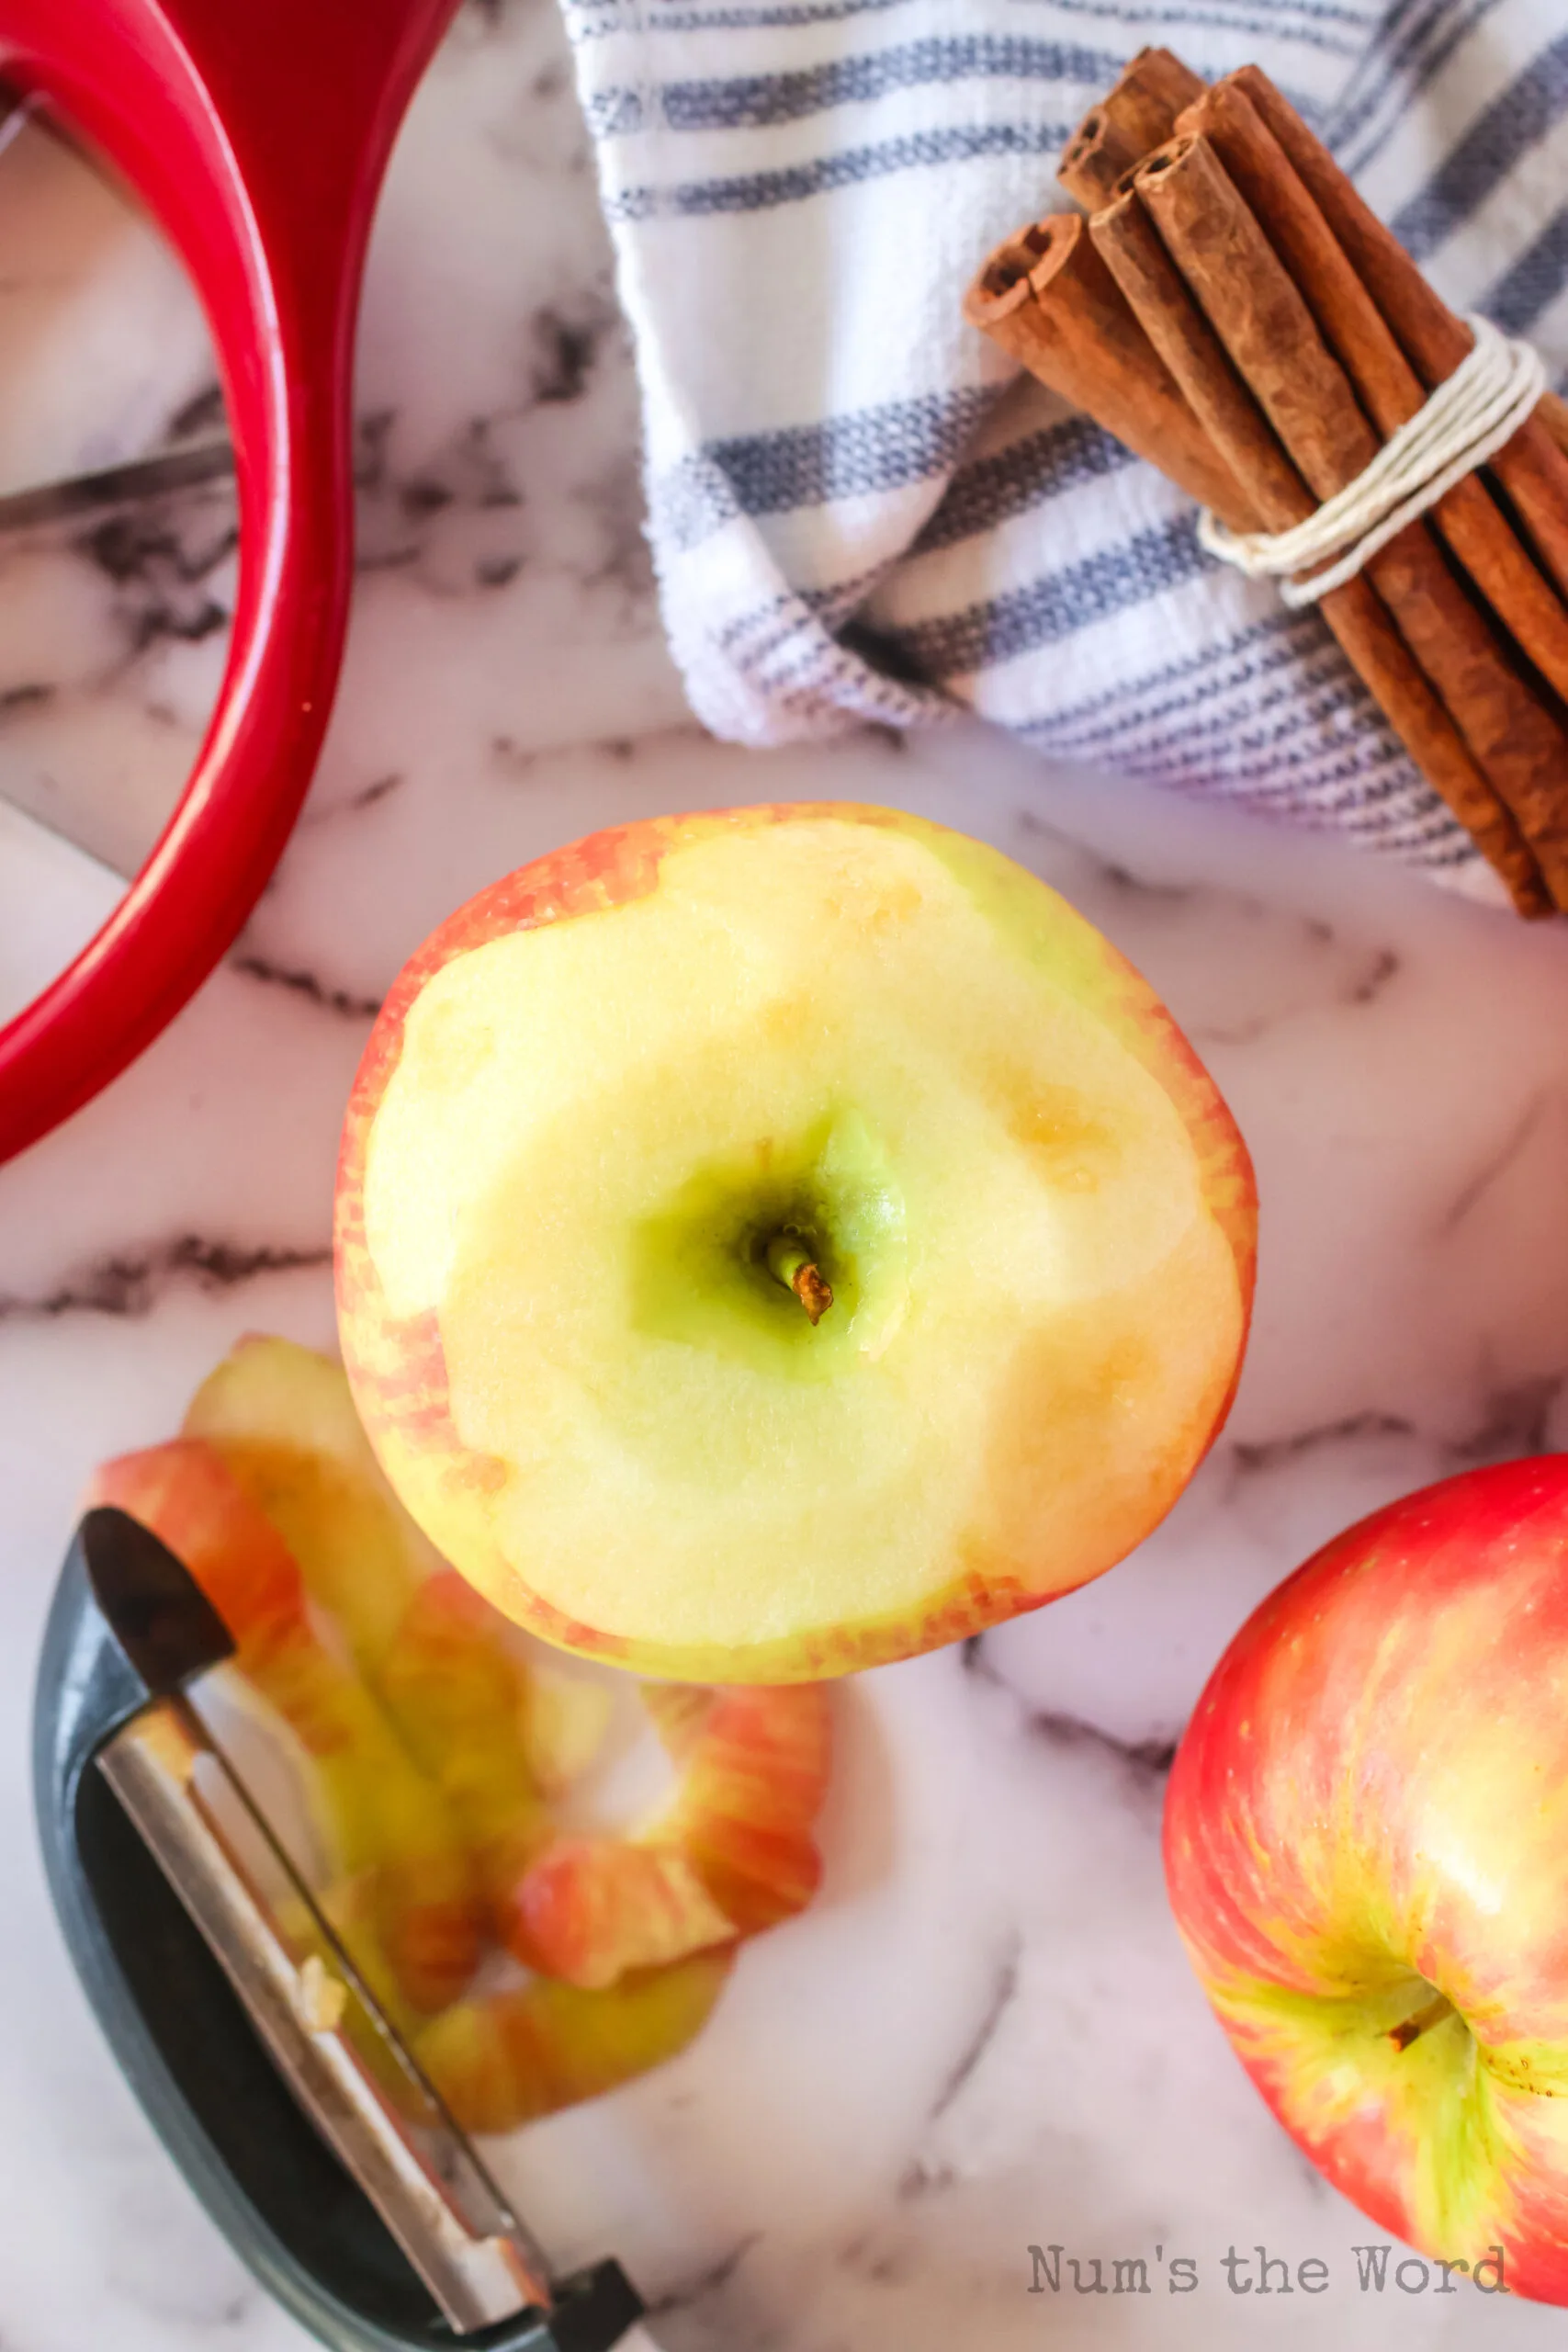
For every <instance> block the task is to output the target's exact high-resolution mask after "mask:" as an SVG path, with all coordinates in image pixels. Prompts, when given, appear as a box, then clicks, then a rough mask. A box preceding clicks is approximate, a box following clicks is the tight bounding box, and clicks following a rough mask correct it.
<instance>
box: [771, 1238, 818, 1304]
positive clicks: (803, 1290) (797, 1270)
mask: <svg viewBox="0 0 1568 2352" xmlns="http://www.w3.org/2000/svg"><path fill="white" fill-rule="evenodd" d="M767 1268H768V1272H769V1273H770V1274H772V1276H773V1280H774V1282H776V1283H783V1284H784V1288H785V1290H792V1291H794V1293H795V1296H796V1298H798V1299H799V1301H800V1303H801V1305H802V1306H804V1307H805V1309H806V1312H807V1316H808V1317H809V1318H810V1320H811V1323H812V1325H813V1327H815V1326H816V1325H817V1324H818V1323H820V1322H821V1320H822V1317H824V1315H826V1314H827V1312H828V1309H829V1307H830V1306H832V1304H833V1293H832V1288H831V1286H830V1285H829V1283H828V1282H827V1281H826V1279H825V1278H824V1276H823V1273H822V1271H821V1269H820V1267H818V1265H817V1264H816V1262H815V1261H814V1260H813V1258H812V1255H811V1252H810V1250H808V1249H807V1247H806V1244H805V1243H804V1242H803V1241H802V1240H801V1239H800V1238H799V1237H798V1236H797V1235H795V1234H793V1233H775V1234H774V1236H773V1239H772V1240H771V1241H770V1242H769V1244H768V1248H767Z"/></svg>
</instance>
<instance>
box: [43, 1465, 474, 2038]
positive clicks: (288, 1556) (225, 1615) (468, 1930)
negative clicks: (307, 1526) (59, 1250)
mask: <svg viewBox="0 0 1568 2352" xmlns="http://www.w3.org/2000/svg"><path fill="white" fill-rule="evenodd" d="M87 1502H88V1504H89V1505H92V1504H97V1503H107V1504H112V1505H114V1506H115V1507H116V1508H117V1509H118V1510H123V1511H127V1512H129V1513H130V1517H131V1518H133V1519H136V1520H140V1521H141V1524H142V1525H143V1526H144V1527H150V1528H151V1529H152V1532H153V1533H154V1535H156V1536H158V1537H159V1538H160V1539H161V1541H162V1542H164V1544H167V1545H168V1547H169V1549H170V1551H171V1552H173V1553H174V1554H175V1557H176V1558H177V1559H179V1560H181V1561H183V1562H184V1564H185V1566H186V1567H187V1568H188V1569H189V1570H190V1573H191V1575H192V1576H193V1577H195V1579H196V1581H197V1584H198V1585H199V1586H200V1587H201V1589H202V1590H203V1592H205V1593H206V1595H207V1597H208V1599H209V1600H210V1601H211V1603H212V1605H213V1607H214V1608H215V1609H216V1610H217V1611H218V1613H219V1615H220V1617H221V1618H222V1619H223V1622H224V1623H225V1624H226V1625H227V1626H228V1628H229V1631H230V1632H231V1634H232V1635H233V1636H234V1644H235V1661H234V1662H235V1664H236V1666H237V1667H238V1668H239V1670H240V1673H241V1675H242V1676H243V1678H244V1679H245V1680H246V1681H247V1682H249V1683H250V1684H251V1685H252V1686H253V1687H254V1690H255V1691H257V1692H258V1693H259V1694H260V1696H261V1697H262V1698H263V1699H265V1701H266V1702H267V1703H268V1704H269V1705H270V1706H272V1707H274V1708H276V1712H277V1713H278V1714H279V1715H280V1716H281V1717H282V1719H283V1721H284V1723H285V1724H288V1728H289V1730H290V1731H291V1732H292V1733H293V1735H294V1736H295V1737H296V1739H298V1740H299V1744H300V1747H302V1748H303V1749H304V1751H305V1754H306V1756H307V1757H308V1758H309V1759H310V1764H311V1766H312V1768H313V1770H312V1772H311V1775H310V1792H311V1795H312V1797H313V1798H314V1799H315V1801H316V1804H317V1806H318V1810H319V1813H320V1815H321V1826H322V1828H323V1831H324V1833H325V1836H326V1839H327V1843H328V1845H329V1846H330V1848H331V1849H332V1850H333V1856H334V1860H335V1863H336V1867H337V1869H338V1870H339V1871H342V1872H343V1873H344V1874H345V1875H347V1876H349V1877H351V1878H355V1879H360V1878H363V1879H364V1881H365V1883H366V1884H367V1886H368V1888H369V1890H370V1895H371V1904H370V1907H371V1910H372V1913H373V1916H374V1917H375V1919H376V1922H377V1930H378V1938H379V1941H380V1944H381V1947H382V1949H383V1951H385V1954H386V1957H387V1961H388V1963H389V1967H390V1969H391V1972H392V1974H393V1977H394V1979H395V1981H396V1984H397V1986H398V1989H399V1992H400V1996H401V1997H402V1998H403V2000H405V2001H406V2002H407V2003H408V2004H409V2006H410V2007H412V2008H413V2009H415V2010H418V2011H420V2012H429V2011H432V2010H436V2009H443V2008H446V2007H447V2006H448V2004H449V2003H451V2002H453V2001H455V2000H456V1999H457V1996H458V1995H459V1994H460V1993H462V1991H463V1990H464V1988H465V1987H466V1985H468V1979H469V1978H470V1977H471V1976H472V1974H473V1973H474V1969H475V1967H476V1966H477V1964H478V1962H479V1949H480V1941H481V1934H482V1926H483V1914H482V1907H481V1900H480V1893H479V1885H478V1883H477V1882H476V1878H475V1874H474V1871H473V1868H472V1865H471V1864H470V1861H469V1859H468V1854H467V1853H466V1852H465V1851H464V1849H463V1846H462V1843H461V1840H460V1838H459V1837H458V1835H457V1827H456V1825H455V1823H454V1820H453V1817H452V1815H451V1813H450V1812H449V1810H448V1808H447V1806H446V1804H445V1803H444V1802H443V1799H442V1796H441V1795H440V1793H439V1792H437V1790H436V1789H434V1787H432V1786H431V1785H430V1783H429V1782H428V1781H426V1780H425V1778H424V1777H423V1774H422V1773H421V1772H420V1771H419V1770H418V1769H417V1768H416V1767H415V1765H414V1763H413V1762H412V1759H411V1758H410V1757H409V1756H408V1754H407V1753H406V1751H405V1750H404V1748H403V1747H402V1746H401V1744H400V1741H399V1739H398V1738H397V1736H396V1735H395V1733H394V1732H393V1730H392V1727H391V1725H390V1724H389V1723H388V1721H387V1719H386V1717H385V1716H384V1715H383V1713H381V1711H380V1709H379V1708H378V1705H377V1703H376V1701H375V1699H374V1697H373V1696H372V1695H371V1693H370V1692H369V1691H367V1689H366V1687H365V1685H364V1683H363V1682H362V1681H361V1680H360V1679H359V1677H358V1676H357V1675H356V1674H355V1671H354V1669H353V1668H352V1667H351V1666H350V1665H349V1664H348V1663H347V1662H346V1661H345V1660H344V1658H343V1657H340V1656H339V1655H338V1653H337V1652H336V1651H335V1650H334V1649H333V1648H332V1647H331V1646H330V1645H329V1644H328V1643H327V1642H326V1641H324V1640H323V1639H322V1637H321V1633H320V1632H319V1630H318V1628H317V1626H316V1624H315V1623H314V1622H313V1620H312V1618H311V1615H310V1607H309V1604H308V1600H307V1596H306V1591H305V1586H304V1580H303V1578H302V1577H301V1576H300V1573H299V1565H298V1563H297V1561H296V1560H295V1558H294V1556H293V1555H292V1553H291V1552H290V1551H289V1549H288V1545H287V1544H285V1543H284V1541H283V1538H282V1537H281V1535H279V1533H278V1532H277V1531H276V1528H275V1527H274V1526H273V1524H272V1522H271V1521H270V1520H269V1519H268V1518H267V1517H266V1515H265V1512H263V1511H262V1510H260V1509H259V1508H258V1507H257V1505H256V1504H255V1503H254V1501H253V1500H252V1498H251V1497H250V1496H249V1495H248V1494H247V1493H246V1491H245V1489H244V1488H243V1487H242V1486H241V1485H240V1483H239V1481H238V1479H237V1478H236V1477H235V1476H234V1475H233V1473H232V1472H231V1469H230V1468H229V1466H228V1464H226V1463H225V1462H224V1461H223V1460H222V1459H221V1458H220V1455H218V1454H217V1453H214V1452H213V1450H212V1449H211V1448H210V1447H209V1446H208V1445H206V1444H204V1443H203V1442H200V1441H199V1440H197V1439H194V1438H176V1439H174V1440H172V1441H171V1442H169V1443H167V1444H164V1445H154V1446H148V1447H146V1448H144V1449H143V1450H142V1451H141V1453H126V1454H121V1455H119V1456H118V1458H117V1459H116V1460H114V1461H112V1462H106V1463H104V1464H101V1465H100V1467H99V1468H98V1470H97V1471H96V1473H95V1475H94V1477H93V1480H92V1484H91V1486H90V1487H89V1489H88V1494H87Z"/></svg>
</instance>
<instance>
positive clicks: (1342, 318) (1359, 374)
mask: <svg viewBox="0 0 1568 2352" xmlns="http://www.w3.org/2000/svg"><path fill="white" fill-rule="evenodd" d="M1180 128H1181V130H1184V131H1195V132H1201V134H1202V136H1203V137H1204V138H1205V139H1207V141H1209V144H1210V146H1211V147H1213V151H1214V153H1215V154H1216V155H1217V156H1218V157H1219V159H1220V161H1221V163H1222V164H1224V167H1225V170H1226V172H1227V174H1228V175H1229V176H1230V178H1231V180H1232V182H1233V183H1234V185H1235V187H1236V189H1237V190H1238V191H1239V193H1240V194H1241V195H1242V196H1243V197H1244V198H1246V200H1247V205H1248V207H1249V208H1250V209H1251V211H1252V214H1253V217H1254V219H1255V220H1257V222H1258V227H1259V228H1260V229H1261V230H1262V231H1263V232H1264V234H1265V235H1266V236H1267V237H1268V239H1269V243H1270V244H1271V245H1272V246H1273V248H1274V250H1275V252H1276V253H1277V254H1279V256H1280V260H1281V261H1282V262H1283V263H1284V265H1285V266H1286V268H1287V269H1288V270H1289V271H1290V273H1291V275H1292V277H1293V278H1294V279H1295V281H1296V284H1297V286H1298V287H1299V288H1300V289H1301V291H1302V293H1303V296H1304V297H1305V299H1306V304H1307V308H1308V309H1309V310H1310V311H1312V313H1313V315H1314V318H1315V319H1316V321H1317V324H1318V327H1319V329H1320V331H1321V333H1322V334H1323V335H1324V338H1325V341H1326V342H1327V344H1328V345H1329V346H1330V348H1331V349H1332V350H1333V351H1334V352H1335V354H1336V355H1337V357H1338V359H1339V362H1340V364H1341V366H1342V367H1343V368H1344V369H1345V372H1346V374H1347V375H1348V378H1349V379H1350V383H1351V385H1352V387H1353V389H1354V390H1355V391H1356V393H1357V395H1358V397H1359V401H1360V403H1361V406H1362V407H1363V408H1364V409H1365V411H1366V413H1367V414H1368V416H1369V417H1370V418H1371V422H1372V424H1374V425H1375V427H1376V428H1377V431H1378V432H1379V433H1380V434H1381V435H1382V438H1383V439H1384V440H1385V441H1386V440H1388V439H1389V438H1390V437H1391V436H1392V435H1393V434H1394V433H1396V432H1397V431H1398V429H1399V427H1400V426H1401V425H1402V424H1407V423H1408V421H1409V420H1410V418H1411V417H1413V416H1415V415H1416V413H1417V411H1418V410H1419V409H1420V408H1421V407H1422V406H1423V404H1424V402H1425V401H1426V398H1427V392H1426V387H1425V386H1424V385H1423V384H1422V382H1421V380H1420V379H1419V378H1418V377H1417V375H1416V370H1415V369H1414V368H1412V366H1411V365H1410V362H1409V361H1408V360H1407V359H1406V357H1405V356H1404V352H1403V351H1402V350H1401V348H1400V346H1399V345H1398V344H1397V343H1396V342H1395V341H1394V338H1393V332H1392V330H1391V329H1390V327H1389V325H1388V323H1387V322H1386V320H1385V319H1384V318H1383V316H1382V311H1380V310H1379V309H1378V307H1377V304H1376V303H1375V302H1374V301H1373V300H1372V298H1371V295H1370V294H1369V293H1368V291H1367V289H1366V288H1365V286H1363V285H1362V283H1361V280H1360V278H1359V277H1358V276H1357V274H1356V272H1355V270H1354V269H1353V268H1352V267H1351V266H1350V263H1349V260H1348V257H1347V255H1346V253H1345V250H1344V247H1343V246H1342V245H1341V244H1340V243H1339V241H1338V239H1337V237H1336V236H1335V234H1334V232H1333V230H1332V229H1331V228H1330V227H1329V225H1328V222H1327V221H1326V220H1325V218H1324V215H1323V213H1322V212H1321V210H1320V209H1319V208H1318V206H1317V204H1316V203H1315V201H1314V198H1313V197H1312V195H1311V194H1310V192H1309V191H1308V189H1307V187H1306V186H1305V184H1304V182H1303V180H1302V179H1301V177H1300V176H1299V175H1298V174H1297V172H1296V171H1295V168H1294V166H1293V165H1292V163H1291V160H1290V157H1289V156H1288V155H1287V154H1286V153H1285V151H1284V149H1283V148H1282V147H1281V146H1280V142H1279V141H1278V140H1277V139H1276V138H1275V137H1274V135H1273V133H1272V131H1270V130H1269V128H1268V126H1267V125H1266V124H1265V123H1264V121H1263V119H1262V118H1261V116H1260V115H1258V112H1257V111H1256V109H1255V108H1254V107H1253V106H1252V104H1251V102H1250V101H1249V100H1248V98H1247V95H1246V93H1245V91H1243V90H1242V89H1241V88H1240V87H1239V86H1238V85H1236V84H1235V82H1234V81H1230V82H1221V83H1219V84H1217V85H1215V87H1214V88H1213V89H1212V90H1206V91H1205V92H1204V94H1203V96H1202V97H1201V98H1200V99H1199V100H1197V101H1196V103H1195V104H1194V105H1192V106H1190V107H1187V108H1186V109H1185V111H1184V112H1183V114H1182V116H1181V120H1180ZM1430 511H1431V515H1432V519H1433V521H1434V522H1435V523H1436V524H1437V526H1438V530H1439V531H1440V532H1441V533H1442V536H1443V537H1444V538H1445V539H1446V540H1447V542H1448V544H1449V546H1450V548H1451V549H1452V550H1453V553H1454V554H1455V555H1456V556H1457V557H1458V558H1459V560H1460V561H1461V563H1462V564H1463V566H1464V568H1465V570H1466V571H1468V572H1469V573H1470V576H1471V578H1472V580H1473V581H1474V582H1475V585H1476V587H1477V588H1478V589H1479V590H1480V592H1481V594H1483V596H1484V597H1485V598H1486V600H1487V602H1488V603H1489V604H1490V605H1491V606H1492V607H1493V609H1494V611H1495V613H1496V614H1497V616H1498V618H1499V619H1500V620H1501V621H1502V622H1503V623H1504V625H1505V626H1506V628H1508V629H1509V630H1510V631H1511V632H1512V634H1513V636H1514V637H1515V639H1517V642H1518V644H1519V646H1520V647H1521V648H1522V650H1524V652H1526V653H1527V654H1528V655H1529V658H1530V660H1531V661H1532V662H1534V663H1535V665H1536V667H1537V668H1538V669H1539V670H1540V673H1541V674H1542V676H1543V677H1545V678H1546V679H1547V680H1549V682H1550V683H1551V685H1553V686H1554V687H1555V688H1556V690H1557V693H1558V694H1559V695H1561V696H1562V698H1563V699H1564V701H1568V606H1564V605H1563V602H1562V597H1561V596H1559V594H1557V592H1556V590H1555V589H1554V588H1553V587H1552V585H1551V582H1550V581H1549V580H1547V579H1546V578H1545V577H1544V576H1543V574H1542V573H1541V572H1540V570H1539V568H1538V567H1537V565H1536V563H1535V561H1534V560H1533V559H1532V558H1531V557H1530V556H1529V554H1528V553H1527V552H1526V550H1525V548H1524V547H1523V546H1522V545H1521V544H1520V542H1519V540H1518V538H1517V536H1516V534H1515V531H1514V528H1513V526H1512V524H1511V523H1510V522H1509V521H1508V518H1507V516H1506V515H1505V514H1504V513H1503V512H1502V510H1501V508H1500V507H1499V506H1498V505H1497V503H1496V502H1495V499H1494V498H1493V496H1492V494H1491V492H1489V491H1488V490H1487V488H1486V486H1485V484H1484V483H1483V481H1482V480H1481V478H1480V476H1479V475H1477V474H1473V473H1472V474H1467V475H1466V476H1465V478H1464V480H1463V481H1461V482H1457V483H1456V484H1455V485H1454V487H1453V489H1452V490H1450V491H1449V492H1446V493H1445V495H1444V496H1443V497H1442V498H1441V499H1439V500H1438V503H1437V504H1436V505H1435V506H1434V507H1433V508H1432V509H1431V510H1430Z"/></svg>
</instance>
